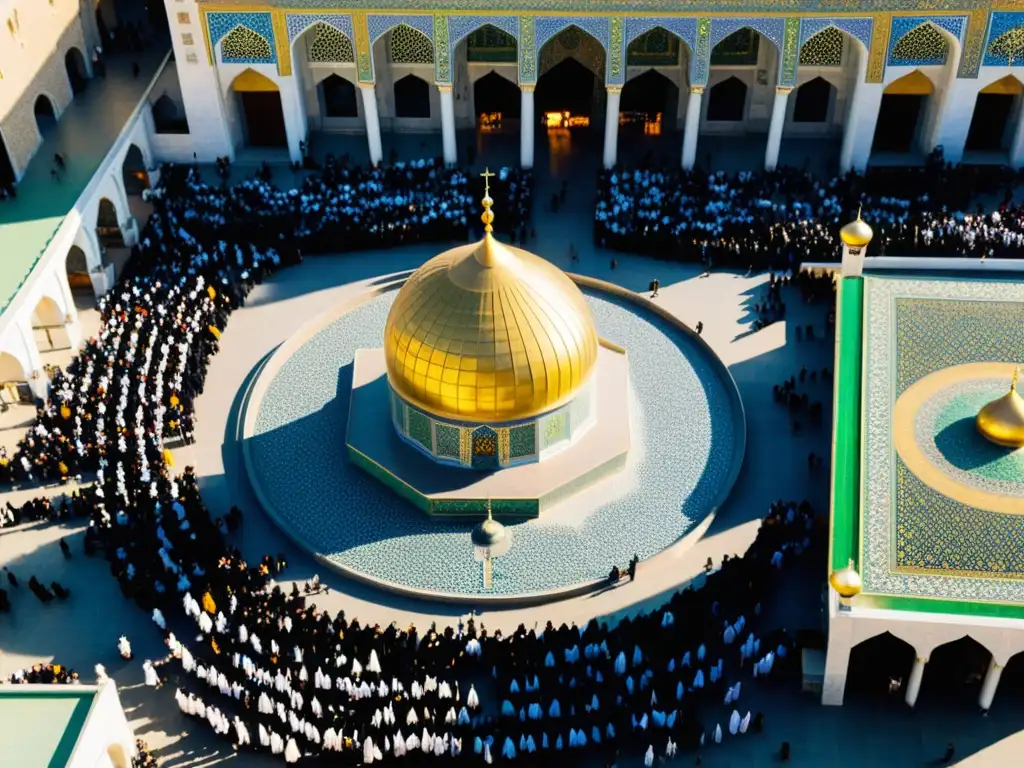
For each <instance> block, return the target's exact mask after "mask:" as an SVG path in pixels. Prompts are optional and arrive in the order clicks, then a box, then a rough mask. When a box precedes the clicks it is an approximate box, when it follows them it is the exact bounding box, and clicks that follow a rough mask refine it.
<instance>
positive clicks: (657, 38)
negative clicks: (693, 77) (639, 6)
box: [626, 27, 679, 67]
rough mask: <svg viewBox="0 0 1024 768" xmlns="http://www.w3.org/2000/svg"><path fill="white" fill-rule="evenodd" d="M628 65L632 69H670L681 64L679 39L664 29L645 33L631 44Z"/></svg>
mask: <svg viewBox="0 0 1024 768" xmlns="http://www.w3.org/2000/svg"><path fill="white" fill-rule="evenodd" d="M626 63H627V64H628V65H629V66H631V67H643V66H647V67H670V66H672V65H674V64H677V63H679V38H678V37H676V36H675V35H673V34H672V33H671V32H669V31H668V30H667V29H663V28H662V27H655V28H654V29H652V30H651V31H650V32H645V33H644V34H642V35H640V37H638V38H637V39H636V40H634V41H633V42H632V43H630V44H629V48H628V49H627V51H626Z"/></svg>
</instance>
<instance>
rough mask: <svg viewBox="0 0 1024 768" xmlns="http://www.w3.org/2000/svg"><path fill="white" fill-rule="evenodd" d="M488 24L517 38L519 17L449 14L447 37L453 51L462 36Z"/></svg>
mask: <svg viewBox="0 0 1024 768" xmlns="http://www.w3.org/2000/svg"><path fill="white" fill-rule="evenodd" d="M488 24H489V25H490V26H492V27H495V28H497V29H500V30H501V31H502V32H504V33H505V34H507V35H511V36H512V37H514V38H515V39H516V40H517V41H518V40H519V19H517V18H516V17H515V16H449V17H448V39H449V41H450V43H451V47H452V51H453V53H454V50H455V46H456V45H458V44H459V42H461V41H462V39H463V38H465V37H467V36H468V35H470V34H471V33H473V32H475V31H476V30H478V29H480V27H483V26H486V25H488Z"/></svg>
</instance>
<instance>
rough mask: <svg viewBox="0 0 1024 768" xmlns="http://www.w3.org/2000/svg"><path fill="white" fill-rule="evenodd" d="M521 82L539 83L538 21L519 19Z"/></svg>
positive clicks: (529, 18) (524, 17)
mask: <svg viewBox="0 0 1024 768" xmlns="http://www.w3.org/2000/svg"><path fill="white" fill-rule="evenodd" d="M518 41H519V82H520V83H536V82H537V44H536V19H534V17H533V16H520V17H519V37H518Z"/></svg>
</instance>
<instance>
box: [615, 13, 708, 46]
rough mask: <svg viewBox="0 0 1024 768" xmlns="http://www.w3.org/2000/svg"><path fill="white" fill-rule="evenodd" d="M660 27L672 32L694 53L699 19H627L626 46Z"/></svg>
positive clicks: (654, 17) (650, 17)
mask: <svg viewBox="0 0 1024 768" xmlns="http://www.w3.org/2000/svg"><path fill="white" fill-rule="evenodd" d="M656 27H660V28H661V29H664V30H666V31H668V32H671V33H672V34H674V35H675V36H676V37H678V38H679V39H680V40H682V41H683V42H684V43H686V47H687V48H689V50H690V51H692V50H693V49H694V48H695V47H696V45H697V19H695V18H688V19H680V18H673V17H665V18H659V17H656V16H645V17H643V18H640V19H636V18H627V19H626V45H629V44H630V43H632V42H633V41H634V40H636V39H637V38H638V37H640V35H643V34H645V33H647V32H650V31H651V30H652V29H655V28H656Z"/></svg>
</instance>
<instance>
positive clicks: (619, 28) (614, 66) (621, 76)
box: [606, 16, 626, 85]
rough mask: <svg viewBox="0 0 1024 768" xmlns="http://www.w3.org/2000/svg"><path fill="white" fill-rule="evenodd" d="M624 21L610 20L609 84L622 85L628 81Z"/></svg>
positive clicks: (615, 18)
mask: <svg viewBox="0 0 1024 768" xmlns="http://www.w3.org/2000/svg"><path fill="white" fill-rule="evenodd" d="M623 27H624V22H623V19H621V18H619V17H618V16H614V17H612V18H611V19H609V20H608V40H609V42H608V74H607V78H606V79H607V82H608V83H609V84H616V85H622V84H623V83H624V82H625V81H626V41H625V34H624V29H623Z"/></svg>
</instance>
